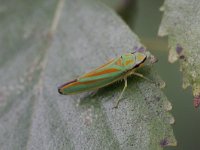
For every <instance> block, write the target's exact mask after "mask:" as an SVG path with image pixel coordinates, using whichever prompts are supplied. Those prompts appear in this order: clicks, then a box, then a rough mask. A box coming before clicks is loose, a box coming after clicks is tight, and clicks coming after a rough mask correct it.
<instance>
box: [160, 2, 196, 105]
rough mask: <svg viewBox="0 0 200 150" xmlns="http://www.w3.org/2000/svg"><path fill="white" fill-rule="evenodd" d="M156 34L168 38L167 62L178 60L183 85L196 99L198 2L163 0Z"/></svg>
mask: <svg viewBox="0 0 200 150" xmlns="http://www.w3.org/2000/svg"><path fill="white" fill-rule="evenodd" d="M161 10H162V11H164V15H163V18H162V22H161V25H160V29H159V33H158V34H159V35H160V36H165V35H168V37H169V47H170V50H169V62H172V63H173V62H175V61H176V60H178V59H179V60H180V70H181V71H182V72H183V88H184V89H185V88H187V87H188V86H191V87H192V89H193V95H194V97H195V98H194V103H195V100H196V101H197V102H198V101H200V44H199V43H200V42H199V39H200V26H199V23H200V17H199V16H200V1H199V0H191V1H187V0H177V1H173V0H165V2H164V5H163V6H162V7H161Z"/></svg>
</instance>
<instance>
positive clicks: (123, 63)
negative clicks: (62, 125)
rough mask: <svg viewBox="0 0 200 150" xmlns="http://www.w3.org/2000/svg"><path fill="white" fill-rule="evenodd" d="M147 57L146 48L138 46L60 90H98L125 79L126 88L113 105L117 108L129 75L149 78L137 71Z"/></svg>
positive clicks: (67, 93)
mask: <svg viewBox="0 0 200 150" xmlns="http://www.w3.org/2000/svg"><path fill="white" fill-rule="evenodd" d="M146 59H147V54H146V51H145V49H144V48H138V49H136V50H135V51H134V52H133V53H126V54H123V55H121V56H119V57H117V58H114V59H111V60H110V61H108V62H107V63H105V64H103V65H102V66H100V67H98V68H96V69H95V70H92V71H91V72H88V73H86V74H84V75H82V76H80V77H79V78H77V79H75V80H72V81H69V82H67V83H65V84H63V85H61V86H59V87H58V92H59V93H60V94H63V95H70V94H76V93H80V92H85V91H90V90H96V89H99V88H102V87H104V86H107V85H109V84H112V83H114V82H116V81H118V80H124V88H123V90H122V92H121V94H120V96H119V97H118V99H117V100H116V102H115V105H114V107H113V108H117V107H118V104H119V101H120V99H121V98H122V95H123V93H124V91H125V89H126V88H127V77H128V76H130V75H136V76H139V77H142V78H144V79H147V80H149V79H148V78H146V77H144V76H143V75H142V74H140V73H137V72H136V69H138V68H139V67H141V66H143V65H144V62H145V60H146Z"/></svg>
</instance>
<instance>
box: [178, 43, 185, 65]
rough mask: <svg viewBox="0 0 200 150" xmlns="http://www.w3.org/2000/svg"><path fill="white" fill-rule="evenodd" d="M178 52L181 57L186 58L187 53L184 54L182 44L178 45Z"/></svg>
mask: <svg viewBox="0 0 200 150" xmlns="http://www.w3.org/2000/svg"><path fill="white" fill-rule="evenodd" d="M176 52H177V54H178V56H179V59H182V60H184V61H185V60H186V57H185V55H184V54H183V47H182V46H181V45H180V44H177V45H176Z"/></svg>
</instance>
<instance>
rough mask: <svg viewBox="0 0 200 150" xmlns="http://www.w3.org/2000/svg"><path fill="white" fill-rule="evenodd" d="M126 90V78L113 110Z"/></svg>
mask: <svg viewBox="0 0 200 150" xmlns="http://www.w3.org/2000/svg"><path fill="white" fill-rule="evenodd" d="M126 88H127V77H125V78H124V88H123V90H122V92H121V94H120V96H119V98H118V99H117V100H116V101H115V105H114V107H113V108H117V107H118V105H119V101H120V100H121V98H122V95H123V93H124V91H125V90H126Z"/></svg>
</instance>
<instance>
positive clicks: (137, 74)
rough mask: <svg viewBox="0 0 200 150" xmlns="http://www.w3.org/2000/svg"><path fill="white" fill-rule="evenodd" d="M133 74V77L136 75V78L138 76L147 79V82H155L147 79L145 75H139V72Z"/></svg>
mask: <svg viewBox="0 0 200 150" xmlns="http://www.w3.org/2000/svg"><path fill="white" fill-rule="evenodd" d="M132 74H133V75H136V76H138V77H140V78H143V79H145V80H147V81H150V82H153V81H152V80H150V79H149V78H147V77H145V76H144V75H143V74H140V73H137V72H133V73H132ZM153 83H154V82H153Z"/></svg>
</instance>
